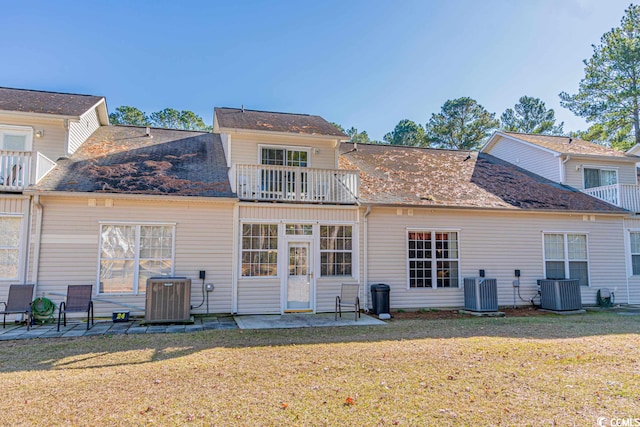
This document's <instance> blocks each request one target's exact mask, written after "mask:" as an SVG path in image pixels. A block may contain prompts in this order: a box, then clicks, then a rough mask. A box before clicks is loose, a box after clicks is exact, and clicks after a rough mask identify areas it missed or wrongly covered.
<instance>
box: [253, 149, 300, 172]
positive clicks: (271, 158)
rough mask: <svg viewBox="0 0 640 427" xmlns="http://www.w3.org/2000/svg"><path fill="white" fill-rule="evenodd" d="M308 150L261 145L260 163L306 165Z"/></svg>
mask: <svg viewBox="0 0 640 427" xmlns="http://www.w3.org/2000/svg"><path fill="white" fill-rule="evenodd" d="M308 159H309V151H308V150H306V149H304V150H299V149H298V150H296V149H290V148H275V147H262V149H261V150H260V163H261V164H263V165H274V166H299V167H303V168H304V167H307V164H308Z"/></svg>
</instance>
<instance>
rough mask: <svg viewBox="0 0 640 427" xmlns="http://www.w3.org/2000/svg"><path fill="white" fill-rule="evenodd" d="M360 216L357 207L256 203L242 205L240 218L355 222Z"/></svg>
mask: <svg viewBox="0 0 640 427" xmlns="http://www.w3.org/2000/svg"><path fill="white" fill-rule="evenodd" d="M357 218H358V209H357V208H355V207H354V208H337V209H330V208H323V207H321V206H320V207H314V206H304V205H299V207H298V206H291V205H288V206H282V207H280V206H278V205H275V204H255V206H246V205H245V206H240V219H249V220H254V219H260V220H269V221H274V220H275V221H280V220H281V221H283V222H295V221H330V222H340V221H346V222H354V221H357Z"/></svg>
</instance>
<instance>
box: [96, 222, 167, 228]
mask: <svg viewBox="0 0 640 427" xmlns="http://www.w3.org/2000/svg"><path fill="white" fill-rule="evenodd" d="M98 224H100V225H102V224H112V225H173V226H174V227H175V226H176V224H177V222H164V221H133V222H132V221H98Z"/></svg>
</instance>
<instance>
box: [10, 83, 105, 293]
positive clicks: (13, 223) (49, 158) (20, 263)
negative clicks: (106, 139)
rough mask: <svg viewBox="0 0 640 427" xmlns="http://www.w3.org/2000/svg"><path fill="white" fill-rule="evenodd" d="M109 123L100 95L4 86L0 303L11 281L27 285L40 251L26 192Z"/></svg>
mask: <svg viewBox="0 0 640 427" xmlns="http://www.w3.org/2000/svg"><path fill="white" fill-rule="evenodd" d="M106 124H108V116H107V107H106V102H105V99H104V98H103V97H101V96H89V95H76V94H65V93H55V92H43V91H34V90H23V89H11V88H0V301H6V296H7V290H8V286H7V285H8V284H9V283H16V282H18V283H20V282H25V281H27V276H28V271H27V270H28V268H29V264H28V262H27V260H28V253H32V254H33V253H36V252H37V250H36V248H35V247H34V246H33V245H32V244H31V243H32V242H31V240H30V237H31V236H30V233H29V232H28V230H29V227H30V224H31V223H32V222H33V217H32V211H33V209H32V204H31V198H30V196H28V195H25V194H24V192H23V191H24V190H25V189H26V188H27V187H28V186H29V185H31V184H35V183H38V182H39V181H40V180H42V178H43V177H44V176H46V175H47V173H48V172H49V171H51V169H52V168H53V167H54V166H55V165H56V161H57V159H59V158H61V157H66V156H69V155H71V154H73V153H74V152H75V151H76V149H77V148H78V147H79V146H80V145H81V144H82V143H83V142H84V141H85V140H86V139H87V137H88V136H89V135H91V134H92V133H93V132H94V131H95V130H96V129H97V128H98V127H99V126H101V125H106Z"/></svg>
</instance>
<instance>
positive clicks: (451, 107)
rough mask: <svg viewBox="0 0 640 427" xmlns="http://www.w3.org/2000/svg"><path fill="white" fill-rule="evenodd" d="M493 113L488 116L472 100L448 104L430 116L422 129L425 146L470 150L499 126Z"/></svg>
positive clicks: (481, 107) (484, 110)
mask: <svg viewBox="0 0 640 427" xmlns="http://www.w3.org/2000/svg"><path fill="white" fill-rule="evenodd" d="M495 116H496V115H495V113H489V112H488V111H487V110H486V109H485V108H484V107H483V106H482V105H480V104H478V102H477V101H476V100H475V99H471V98H468V97H463V98H458V99H453V100H448V101H447V102H445V103H444V105H443V106H442V109H441V111H440V113H438V114H435V113H434V114H432V115H431V119H429V122H428V123H427V125H426V127H425V135H426V140H427V141H428V143H429V144H432V145H434V146H436V147H441V148H451V149H456V150H474V149H477V148H479V147H480V145H481V144H482V140H483V139H485V138H487V137H488V136H489V134H490V133H491V131H492V130H493V129H495V128H497V127H498V126H499V125H500V122H499V121H498V120H496V119H495Z"/></svg>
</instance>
